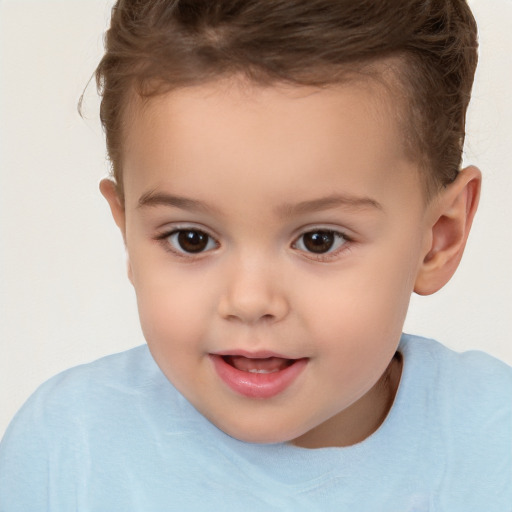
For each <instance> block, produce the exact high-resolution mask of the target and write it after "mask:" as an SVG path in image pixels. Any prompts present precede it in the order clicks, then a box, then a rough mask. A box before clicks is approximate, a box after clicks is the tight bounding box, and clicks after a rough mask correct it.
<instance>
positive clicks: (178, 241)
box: [166, 229, 217, 254]
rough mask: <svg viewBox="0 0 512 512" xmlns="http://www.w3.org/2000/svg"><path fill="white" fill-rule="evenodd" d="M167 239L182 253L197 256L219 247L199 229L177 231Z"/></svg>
mask: <svg viewBox="0 0 512 512" xmlns="http://www.w3.org/2000/svg"><path fill="white" fill-rule="evenodd" d="M166 238H167V241H168V242H169V244H170V245H171V246H172V248H173V249H174V250H176V251H178V252H181V253H189V254H196V253H200V252H205V251H209V250H211V249H214V248H215V247H216V246H217V244H216V242H215V240H214V239H213V238H212V237H211V236H210V235H208V234H207V233H205V232H204V231H200V230H198V229H177V230H176V231H173V232H172V233H171V234H169V235H168V236H167V237H166Z"/></svg>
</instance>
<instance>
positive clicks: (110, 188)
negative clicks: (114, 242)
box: [100, 178, 126, 242]
mask: <svg viewBox="0 0 512 512" xmlns="http://www.w3.org/2000/svg"><path fill="white" fill-rule="evenodd" d="M100 192H101V194H102V195H103V197H104V198H105V199H106V200H107V203H108V205H109V206H110V211H111V212H112V217H114V222H115V223H116V224H117V227H118V228H119V229H120V230H121V233H122V235H123V240H125V242H126V219H125V212H124V204H123V202H122V200H121V198H120V197H119V193H118V190H117V185H116V184H115V182H113V181H112V180H110V179H108V178H104V179H102V180H101V181H100Z"/></svg>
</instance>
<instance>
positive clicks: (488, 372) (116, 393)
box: [0, 335, 512, 512]
mask: <svg viewBox="0 0 512 512" xmlns="http://www.w3.org/2000/svg"><path fill="white" fill-rule="evenodd" d="M399 350H400V352H401V353H402V356H403V360H404V365H403V373H402V379H401V382H400V386H399V389H398V393H397V396H396V399H395V402H394V404H393V407H392V409H391V411H390V412H389V414H388V417H387V418H386V420H385V421H384V423H383V424H382V425H381V427H380V428H379V429H378V430H377V431H376V432H375V433H374V434H373V435H371V436H370V437H369V438H367V439H366V440H365V441H363V442H361V443H359V444H356V445H354V446H351V447H347V448H323V449H316V450H308V449H303V448H298V447H295V446H292V445H290V444H286V443H285V444H272V445H258V444H248V443H244V442H241V441H238V440H236V439H233V438H231V437H229V436H228V435H226V434H224V433H223V432H221V431H220V430H218V429H217V428H216V427H215V426H213V425H212V424H211V423H210V422H209V421H208V420H206V419H205V418H204V417H203V416H202V415H201V414H199V413H198V412H197V411H196V410H195V409H194V408H193V407H192V406H191V405H190V404H189V403H188V402H187V401H186V400H185V398H183V396H182V395H180V394H179V393H178V392H177V391H176V390H175V389H174V387H173V386H172V385H171V384H170V383H169V381H168V380H167V379H166V378H165V376H164V375H163V374H162V373H161V371H160V370H159V368H158V367H157V365H156V364H155V362H154V361H153V359H152V357H151V355H150V353H149V351H148V349H147V347H146V346H141V347H138V348H135V349H132V350H129V351H127V352H123V353H121V354H116V355H112V356H108V357H105V358H103V359H100V360H98V361H96V362H94V363H91V364H87V365H83V366H79V367H77V368H73V369H71V370H68V371H66V372H64V373H62V374H60V375H58V376H56V377H54V378H52V379H51V380H49V381H48V382H46V383H45V384H44V385H43V386H41V387H40V388H39V390H38V391H37V392H36V393H35V394H34V395H33V396H32V397H31V398H30V399H29V401H28V402H27V403H26V404H25V406H24V407H23V408H22V409H21V411H20V412H19V413H18V415H17V416H16V417H15V418H14V420H13V422H12V423H11V425H10V427H9V429H8V430H7V432H6V435H5V437H4V439H3V441H2V444H1V445H0V511H1V512H18V511H19V512H21V511H24V512H42V511H52V512H71V511H94V512H96V511H97V512H100V511H105V512H116V511H122V512H130V511H138V512H153V511H154V512H164V511H174V510H176V511H190V510H192V511H215V512H217V511H222V512H224V511H236V512H241V511H243V512H249V511H258V512H262V511H293V512H297V511H317V510H318V511H323V512H324V511H327V512H329V511H342V512H343V511H347V512H423V511H431V512H437V511H439V512H440V511H443V512H458V511H460V512H510V511H512V368H510V367H508V366H507V365H505V364H504V363H501V362H499V361H497V360H496V359H493V358H492V357H490V356H488V355H485V354H483V353H481V352H467V353H464V354H457V353H455V352H452V351H451V350H448V349H447V348H445V347H443V346H442V345H440V344H439V343H437V342H435V341H432V340H426V339H422V338H417V337H413V336H408V335H404V336H403V337H402V340H401V343H400V349H399Z"/></svg>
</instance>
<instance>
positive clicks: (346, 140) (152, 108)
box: [123, 79, 417, 193]
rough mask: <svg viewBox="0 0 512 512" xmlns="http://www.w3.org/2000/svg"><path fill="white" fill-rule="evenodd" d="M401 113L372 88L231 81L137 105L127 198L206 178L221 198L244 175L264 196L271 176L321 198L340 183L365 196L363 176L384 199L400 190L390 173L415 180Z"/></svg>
mask: <svg viewBox="0 0 512 512" xmlns="http://www.w3.org/2000/svg"><path fill="white" fill-rule="evenodd" d="M397 110H399V109H398V108H397V107H396V105H394V100H393V98H391V97H390V95H389V89H388V88H386V87H383V86H382V85H381V84H379V83H378V82H376V81H373V80H366V81H364V80H358V81H352V80H351V81H348V82H345V83H343V84H337V85H332V86H328V87H322V88H319V87H310V86H308V87H306V86H291V85H285V84H277V85H273V86H265V87H263V86H257V85H254V84H248V83H247V82H243V81H239V80H234V79H229V80H228V79H226V80H219V81H216V82H212V83H208V84H202V85H199V86H193V87H187V88H181V89H178V90H174V91H171V92H168V93H165V94H162V95H159V96H155V97H152V98H150V99H149V100H146V101H142V100H140V99H137V98H135V99H134V100H133V101H132V102H131V105H130V108H129V112H128V116H127V123H126V128H125V142H124V151H123V162H124V165H123V175H124V176H123V180H124V184H125V189H128V188H130V187H135V188H136V189H137V190H138V191H141V190H142V189H143V188H145V189H146V190H145V192H147V189H148V188H150V187H159V186H162V185H164V184H165V183H166V182H168V181H172V182H173V186H176V185H178V184H179V183H182V182H183V183H186V181H187V180H189V181H190V180H192V181H193V180H197V179H198V176H199V175H200V174H198V173H200V172H201V171H202V174H201V175H200V176H201V182H202V183H203V184H204V183H210V185H211V187H217V188H218V187H219V186H220V185H221V184H222V180H223V179H224V180H228V181H229V180H233V179H234V177H235V178H236V179H238V178H239V177H240V176H241V175H243V176H244V179H245V181H246V182H247V183H248V184H249V185H248V186H249V188H250V187H251V186H254V187H258V186H259V187H261V186H262V183H261V180H259V178H260V177H261V175H262V174H267V173H268V176H269V178H270V177H271V181H270V184H272V186H273V188H274V189H275V190H276V191H278V190H280V188H282V187H285V186H286V184H287V183H288V187H289V188H290V187H292V188H295V189H297V190H298V191H304V192H305V190H306V189H309V190H311V191H313V190H314V189H316V188H321V179H324V180H326V179H327V180H328V179H330V177H331V176H332V175H333V174H336V176H341V175H343V176H344V178H345V181H346V185H347V186H348V187H349V188H350V187H356V188H357V187H362V186H363V185H362V184H361V183H362V180H358V176H357V173H358V172H362V171H363V170H367V171H375V176H376V177H378V178H379V179H377V180H374V183H373V186H374V187H375V188H376V189H378V188H379V187H382V186H385V185H387V184H389V183H390V182H391V180H390V178H391V174H390V171H391V169H392V170H393V178H394V179H397V178H398V177H399V175H400V172H398V171H399V169H398V168H399V167H400V168H403V170H404V172H405V170H406V171H407V173H408V174H411V172H414V171H413V170H411V169H412V168H414V166H413V165H411V162H409V161H407V158H406V156H405V151H404V147H403V144H402V139H403V137H401V129H400V126H399V122H398V116H397V115H396V112H397ZM406 168H407V169H406ZM377 171H378V172H377ZM379 172H380V175H379ZM382 173H385V174H389V175H388V176H385V175H384V174H382ZM251 177H253V178H254V180H252V181H253V182H254V183H252V185H251ZM291 177H295V178H296V182H295V183H293V184H292V183H290V178H291ZM415 178H417V176H415ZM382 180H384V181H382ZM358 181H361V183H359V184H357V183H358ZM226 185H227V186H228V185H229V184H228V183H226ZM267 185H269V183H267ZM365 186H366V187H371V186H372V182H370V181H368V182H366V183H365ZM376 191H377V190H375V191H373V192H376ZM357 192H358V193H362V192H364V191H362V190H357ZM367 192H369V193H372V190H368V191H367Z"/></svg>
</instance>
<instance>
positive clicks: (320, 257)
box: [155, 227, 353, 262]
mask: <svg viewBox="0 0 512 512" xmlns="http://www.w3.org/2000/svg"><path fill="white" fill-rule="evenodd" d="M183 233H196V234H200V235H203V236H206V237H207V238H208V240H207V246H206V250H200V251H197V252H196V253H194V252H187V251H185V250H183V249H178V248H176V247H173V245H172V243H171V241H170V240H169V239H170V238H171V237H173V236H179V235H180V234H183ZM319 233H322V234H323V235H324V236H325V235H327V236H334V237H335V240H334V242H333V245H335V244H336V243H337V242H338V243H339V242H341V245H338V247H337V248H336V249H335V250H331V247H329V249H328V250H327V251H326V252H322V253H315V252H313V251H308V250H307V249H298V248H297V245H298V244H299V243H300V241H301V240H303V237H304V236H306V235H308V234H309V235H313V234H319ZM155 240H157V241H158V242H160V243H161V245H162V246H163V247H164V249H165V250H166V251H168V252H170V253H172V254H174V255H176V256H178V257H181V258H187V259H193V260H196V259H197V258H198V257H201V255H203V254H205V253H208V252H210V251H211V250H213V249H215V248H218V247H219V245H220V244H219V242H218V241H217V240H216V239H215V237H213V236H212V235H210V234H209V233H208V232H207V231H205V230H203V229H199V228H195V227H179V228H176V229H173V230H171V231H166V232H164V233H162V234H159V235H157V236H156V237H155ZM211 241H213V242H214V244H215V247H214V248H209V249H208V248H207V247H208V244H209V243H210V242H211ZM352 242H353V240H352V239H351V238H350V237H349V236H347V235H346V234H345V233H343V232H341V231H337V230H335V229H329V228H313V229H308V230H307V231H303V232H302V233H301V234H300V235H299V236H298V237H297V238H296V239H295V241H294V242H293V243H292V244H291V247H292V248H293V249H297V250H298V251H300V252H301V253H302V254H304V255H305V257H306V258H309V259H313V260H316V261H320V262H327V261H330V260H332V259H335V258H336V257H337V256H339V255H340V254H342V253H344V252H345V251H348V250H349V249H350V245H351V243H352ZM302 244H303V245H304V243H303V242H302ZM176 245H177V244H176Z"/></svg>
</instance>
